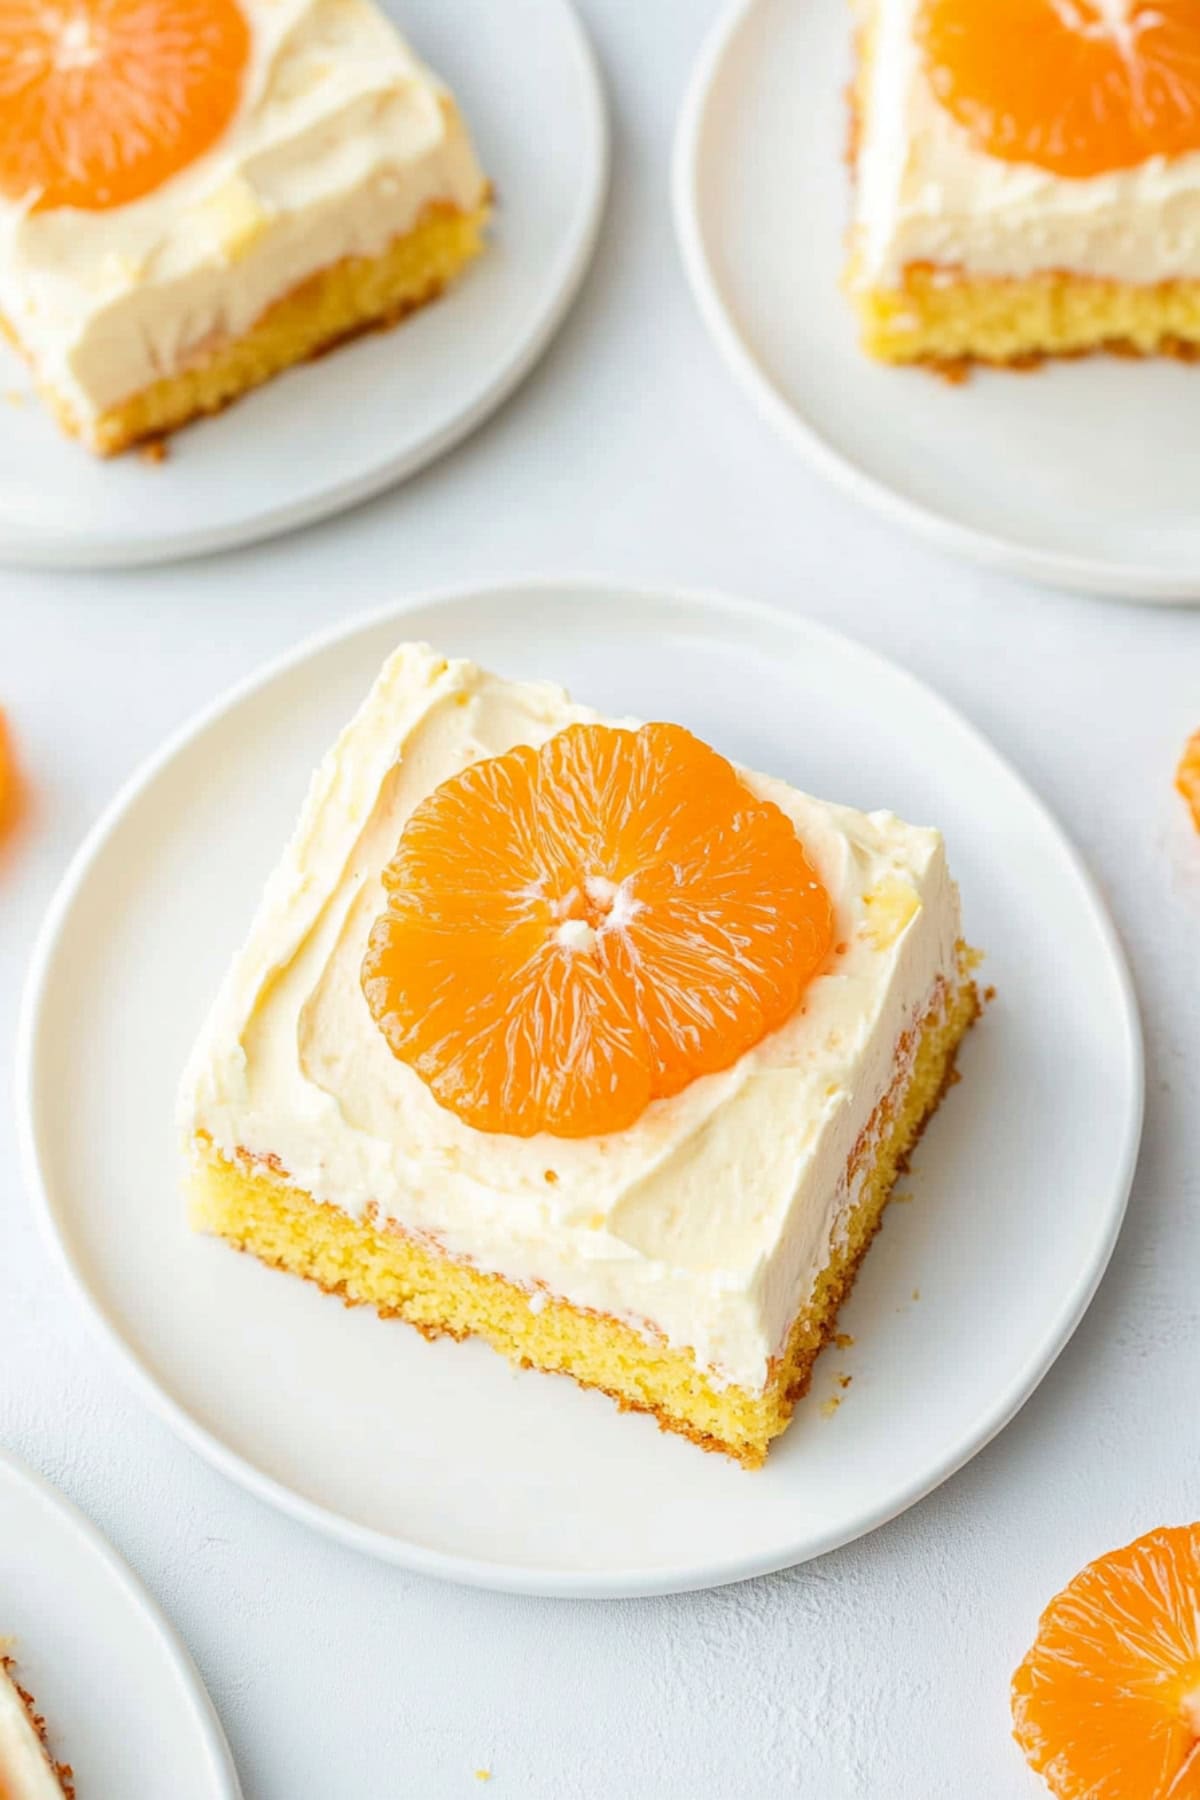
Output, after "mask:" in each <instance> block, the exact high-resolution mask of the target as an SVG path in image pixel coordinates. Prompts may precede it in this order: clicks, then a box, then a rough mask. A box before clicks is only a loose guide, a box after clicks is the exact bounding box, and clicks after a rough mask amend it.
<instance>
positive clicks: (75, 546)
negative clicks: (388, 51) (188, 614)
mask: <svg viewBox="0 0 1200 1800" xmlns="http://www.w3.org/2000/svg"><path fill="white" fill-rule="evenodd" d="M542 4H543V5H546V6H548V7H552V8H554V9H556V10H557V12H558V15H559V18H560V21H561V25H562V28H563V30H564V31H565V33H566V36H567V39H568V41H569V43H570V47H571V51H572V54H573V56H574V58H575V61H576V64H577V67H578V71H579V76H580V87H581V97H582V105H581V107H580V111H579V118H580V121H581V125H580V129H581V132H582V134H583V139H584V143H585V153H586V161H587V164H588V170H589V173H588V182H587V185H586V187H583V188H581V189H580V193H581V195H583V196H584V200H585V203H584V204H583V205H581V206H580V207H579V209H578V211H577V212H576V213H575V214H574V215H573V217H572V220H571V225H570V229H569V231H568V233H567V235H566V238H565V240H564V242H563V244H562V246H561V247H560V251H559V254H558V256H557V258H556V261H555V263H554V265H553V268H552V272H551V278H550V279H548V281H547V283H546V287H545V291H544V292H543V294H542V297H541V300H540V303H539V305H538V307H537V308H536V310H535V311H533V312H532V314H531V315H530V317H529V319H528V321H527V322H526V325H525V327H524V330H523V333H522V335H521V336H520V337H519V338H518V339H517V340H516V347H515V350H513V349H510V350H509V352H508V353H507V354H506V356H505V358H504V360H503V361H502V362H500V363H498V364H497V365H495V366H494V367H493V369H492V371H491V373H490V374H489V375H488V376H487V378H486V379H485V380H484V382H483V384H482V386H481V387H480V388H479V390H478V392H477V393H476V395H475V398H474V399H473V400H472V401H471V402H470V403H469V404H468V405H466V406H464V408H463V409H462V411H461V412H459V413H458V414H457V415H456V416H455V417H453V418H451V419H449V420H447V421H446V422H445V423H444V424H443V425H442V426H441V427H440V429H438V430H436V431H434V432H432V433H430V434H429V435H428V436H426V437H424V438H422V439H421V441H420V442H419V443H417V444H414V445H410V446H409V448H408V449H407V450H404V451H402V452H400V453H398V454H396V455H394V456H390V457H388V458H386V459H385V460H384V461H382V462H381V463H379V464H378V465H376V466H375V467H374V468H372V469H371V470H369V471H367V472H366V473H363V474H360V475H357V476H354V477H351V478H349V479H347V480H344V481H341V482H339V483H338V484H337V486H336V487H332V488H328V489H326V490H323V491H322V492H321V493H319V494H318V495H316V496H315V497H310V498H309V499H305V500H291V501H284V502H281V503H280V504H279V505H276V506H273V507H271V508H269V509H268V510H267V511H265V512H258V513H256V514H255V515H254V517H253V518H245V519H242V520H241V521H240V522H237V523H234V524H230V525H226V526H224V527H217V528H212V527H209V528H198V529H195V530H191V531H187V530H180V531H177V532H175V533H174V534H173V535H172V536H170V537H168V538H165V539H162V540H159V539H149V538H138V537H134V538H131V539H127V540H126V541H125V542H123V543H121V542H117V541H115V540H113V539H110V538H105V537H100V536H96V535H94V534H93V535H84V536H82V537H78V538H74V539H72V540H71V541H70V542H62V541H57V540H55V539H54V538H52V537H50V536H48V535H44V534H41V533H38V532H29V533H27V534H25V533H22V531H21V528H20V527H19V526H13V525H6V524H5V523H4V522H3V520H0V567H6V568H29V569H39V568H41V569H46V568H51V569H84V570H102V569H133V568H148V567H151V566H153V565H164V566H165V565H170V564H173V563H180V562H189V561H191V560H192V559H193V558H195V557H198V556H211V555H216V554H218V553H220V552H221V551H225V550H232V549H235V548H236V547H238V546H239V545H242V546H245V545H250V544H259V543H265V542H267V541H268V540H270V539H271V538H276V537H282V536H284V535H286V534H287V533H289V532H292V531H298V530H301V529H303V528H304V527H307V526H309V525H316V524H319V523H320V522H321V520H323V519H329V518H332V517H334V516H335V515H336V514H338V513H342V512H347V511H349V510H350V509H352V508H353V507H356V506H360V505H362V504H363V503H364V502H365V501H367V500H372V499H377V498H378V497H379V495H381V494H383V493H385V492H387V491H388V490H389V489H391V488H395V487H399V486H400V485H401V484H402V483H403V482H405V481H407V480H408V479H409V478H410V476H413V475H416V474H418V473H420V471H421V470H422V469H425V468H427V467H428V466H429V465H430V464H431V463H433V462H436V461H437V460H438V459H439V458H440V457H442V456H444V455H446V454H447V452H449V451H450V450H452V449H454V448H455V446H456V445H458V444H460V443H462V442H463V440H464V439H466V438H468V437H470V436H471V435H472V434H473V433H474V432H475V431H477V430H478V429H479V427H480V426H481V425H482V424H484V422H485V421H486V420H487V419H488V418H490V417H491V415H492V414H493V413H494V412H497V411H498V410H499V409H500V407H501V406H502V405H503V404H504V402H505V401H506V400H507V399H509V397H510V396H511V395H512V394H513V393H515V391H516V390H517V388H519V387H520V386H521V384H522V382H523V381H524V380H525V379H526V377H527V376H528V375H530V374H531V373H532V371H533V369H534V368H535V367H536V365H537V364H538V363H539V362H540V361H541V359H542V357H543V356H544V355H545V353H546V352H547V350H548V349H549V348H550V345H551V343H552V342H553V340H554V338H555V337H556V336H557V334H558V331H559V329H560V327H561V326H562V325H563V324H565V322H566V319H567V315H568V314H569V312H570V311H571V308H572V307H573V306H574V303H575V301H576V299H577V298H578V296H579V292H580V289H581V288H582V286H583V282H584V279H585V277H586V276H587V273H588V270H589V269H590V268H591V265H592V260H593V257H594V255H595V250H596V245H597V242H598V240H599V235H600V227H601V224H602V222H603V219H604V212H605V206H606V203H607V199H608V192H609V185H610V180H611V173H612V130H611V125H610V120H609V109H608V103H607V95H606V90H605V84H604V78H603V75H602V73H601V68H600V62H599V58H598V57H597V54H596V50H595V47H594V45H593V43H592V40H591V38H590V36H589V35H588V32H587V29H586V27H585V26H584V23H583V21H582V19H581V18H580V16H579V13H578V12H577V10H576V8H575V5H574V3H573V0H542ZM283 373H284V374H286V373H287V371H286V370H284V371H283ZM198 423H199V424H201V425H203V423H204V421H203V420H200V421H198ZM63 448H64V449H65V450H66V451H69V452H72V453H74V454H76V455H88V454H90V453H89V452H88V451H86V450H85V449H82V448H81V447H80V446H78V445H72V444H68V443H67V442H66V440H65V439H64V443H63ZM133 454H136V452H133Z"/></svg>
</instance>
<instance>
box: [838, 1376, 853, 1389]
mask: <svg viewBox="0 0 1200 1800" xmlns="http://www.w3.org/2000/svg"><path fill="white" fill-rule="evenodd" d="M853 1380H854V1377H853V1375H839V1376H838V1377H837V1384H838V1386H839V1387H840V1388H848V1387H849V1386H850V1383H851V1382H852V1381H853Z"/></svg>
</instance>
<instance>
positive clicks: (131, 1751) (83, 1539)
mask: <svg viewBox="0 0 1200 1800" xmlns="http://www.w3.org/2000/svg"><path fill="white" fill-rule="evenodd" d="M0 1637H12V1638H15V1639H16V1643H15V1645H14V1646H13V1649H12V1652H11V1654H12V1655H13V1656H14V1657H15V1658H16V1661H17V1664H18V1667H17V1678H18V1680H19V1681H20V1682H21V1684H22V1686H24V1687H26V1688H28V1689H29V1691H30V1693H32V1694H33V1696H34V1698H35V1699H36V1701H37V1703H38V1709H39V1711H40V1712H42V1713H43V1714H44V1715H45V1717H46V1721H47V1724H48V1726H49V1731H50V1744H51V1749H52V1750H53V1753H54V1755H55V1757H56V1758H57V1759H58V1761H60V1762H68V1763H70V1765H71V1767H72V1769H73V1770H74V1772H75V1784H76V1787H77V1788H78V1790H79V1795H80V1800H162V1796H163V1794H164V1792H165V1791H166V1789H167V1788H169V1790H170V1794H171V1800H238V1797H239V1795H240V1793H241V1789H240V1788H239V1786H238V1779H237V1775H236V1774H235V1772H234V1767H233V1758H232V1757H231V1756H230V1754H229V1746H228V1745H227V1744H226V1742H225V1737H224V1733H223V1732H222V1730H221V1727H220V1724H219V1723H218V1720H217V1715H216V1713H215V1712H214V1711H213V1706H212V1702H211V1700H210V1699H209V1697H208V1695H207V1694H206V1693H205V1691H204V1686H203V1683H202V1682H201V1680H200V1677H199V1675H198V1674H197V1672H196V1669H195V1666H194V1664H193V1662H192V1660H191V1658H190V1656H189V1655H188V1653H187V1651H186V1650H185V1649H184V1647H183V1644H182V1643H181V1642H180V1640H179V1638H178V1637H177V1636H176V1635H175V1632H174V1630H173V1629H172V1628H171V1626H170V1625H168V1624H167V1621H166V1620H165V1619H164V1618H163V1616H162V1614H161V1613H160V1612H159V1610H158V1608H157V1607H156V1606H155V1604H154V1602H153V1600H151V1598H150V1596H149V1594H147V1592H146V1590H145V1589H144V1588H143V1587H142V1586H141V1584H140V1582H138V1581H137V1579H136V1578H135V1577H134V1576H133V1575H132V1574H131V1572H130V1571H129V1569H127V1568H126V1566H125V1564H124V1563H123V1562H122V1561H121V1559H120V1557H119V1556H118V1555H117V1553H116V1551H115V1550H113V1549H111V1548H110V1546H109V1545H108V1544H106V1543H105V1541H104V1539H103V1538H102V1537H101V1536H100V1533H99V1532H98V1531H97V1530H96V1528H95V1526H94V1525H92V1524H90V1523H89V1522H88V1520H87V1519H85V1518H84V1516H83V1514H82V1513H81V1512H78V1511H77V1510H76V1508H75V1507H73V1506H72V1505H71V1504H70V1502H69V1501H68V1500H64V1498H63V1496H62V1495H61V1494H60V1493H58V1492H57V1490H56V1489H54V1488H52V1487H51V1486H50V1484H49V1482H47V1481H43V1479H42V1477H41V1476H40V1475H35V1474H34V1473H33V1472H32V1470H30V1469H27V1468H25V1466H24V1464H22V1463H19V1462H17V1460H16V1458H15V1457H11V1456H6V1455H5V1454H4V1453H3V1452H0ZM167 1770H169V1771H170V1778H169V1780H166V1776H165V1772H166V1771H167ZM164 1782H165V1786H164Z"/></svg>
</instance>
